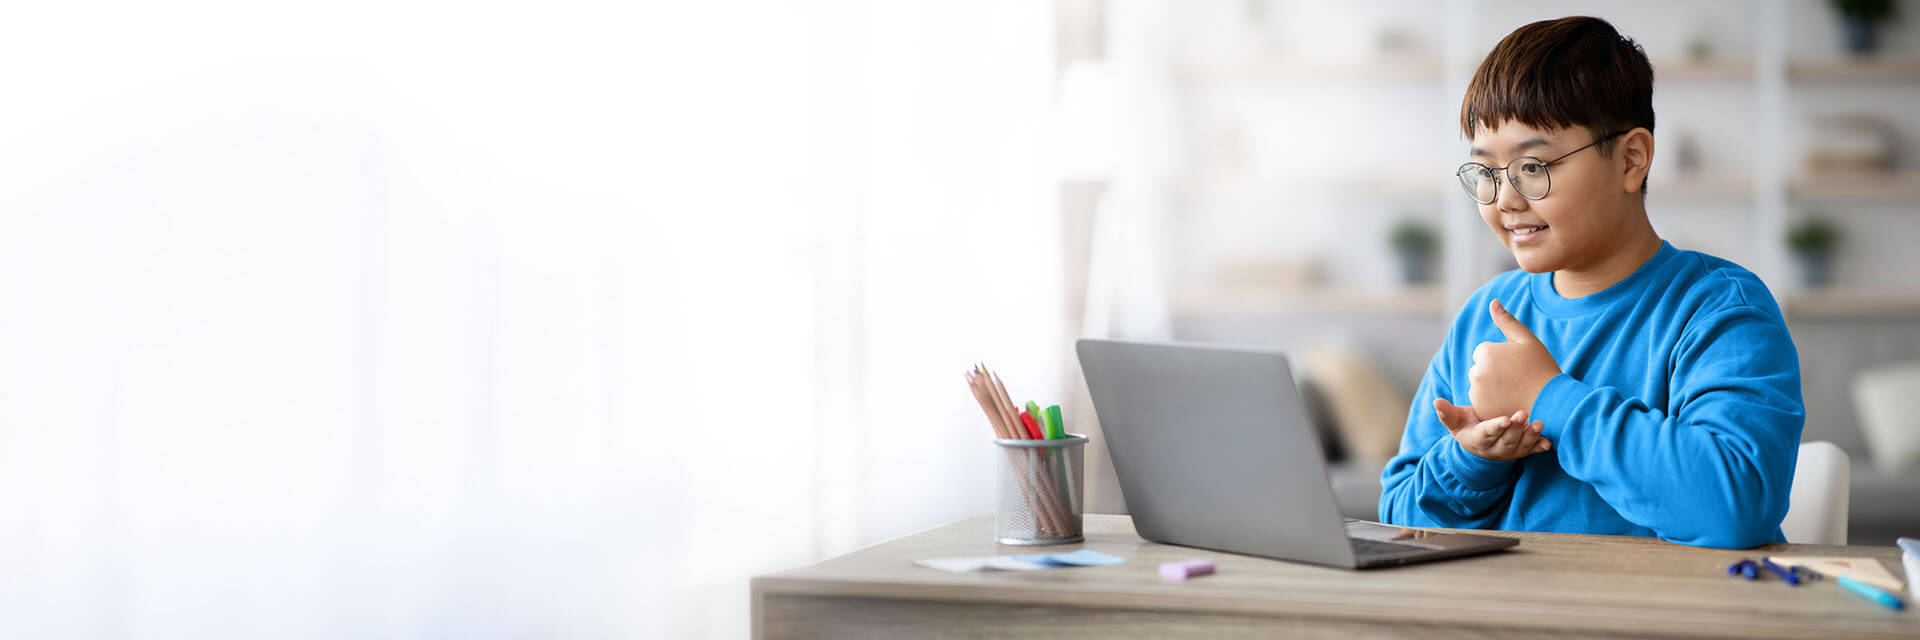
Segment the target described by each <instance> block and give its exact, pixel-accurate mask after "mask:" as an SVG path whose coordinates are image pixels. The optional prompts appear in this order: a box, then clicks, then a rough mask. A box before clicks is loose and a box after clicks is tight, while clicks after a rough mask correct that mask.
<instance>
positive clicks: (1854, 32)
mask: <svg viewBox="0 0 1920 640" xmlns="http://www.w3.org/2000/svg"><path fill="white" fill-rule="evenodd" d="M1873 24H1874V23H1873V21H1872V20H1867V19H1865V18H1852V17H1842V18H1840V35H1841V36H1842V38H1841V39H1842V40H1843V41H1845V42H1846V45H1847V53H1850V54H1853V55H1856V56H1860V55H1866V54H1869V53H1873V47H1874V41H1873Z"/></svg>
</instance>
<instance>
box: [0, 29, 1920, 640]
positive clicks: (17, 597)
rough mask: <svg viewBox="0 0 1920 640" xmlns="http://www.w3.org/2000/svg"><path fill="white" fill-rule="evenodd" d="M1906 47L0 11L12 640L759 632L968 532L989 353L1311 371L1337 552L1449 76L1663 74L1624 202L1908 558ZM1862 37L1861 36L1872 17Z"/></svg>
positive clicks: (1365, 498)
mask: <svg viewBox="0 0 1920 640" xmlns="http://www.w3.org/2000/svg"><path fill="white" fill-rule="evenodd" d="M1913 11H1920V9H1916V8H1915V7H1912V6H1905V5H1901V4H1898V3H1892V2H1888V3H1879V2H1827V1H1821V0H1766V1H1759V2H1738V1H1732V0H1724V1H1705V0H1700V1H1688V2H1675V1H1665V2H1607V3H1599V2H1541V1H1534V2H1507V1H1501V0H1446V1H1442V2H1410V1H1409V2H1356V3H1324V2H1320V3H1310V2H1297V1H1291V0H1284V1H1283V0H1218V1H1209V2H1177V3H1176V2H1171V1H1165V0H1162V1H1152V0H1104V1H1103V0H1053V1H1051V2H1031V1H1013V0H1007V1H996V2H967V3H960V2H882V1H877V0H819V1H816V2H807V3H787V2H765V1H753V0H750V1H742V2H724V3H666V2H658V3H649V2H642V3H615V2H592V1H577V2H569V1H559V2H546V3H539V4H537V5H536V4H532V3H518V4H515V3H450V2H433V1H401V2H357V1H347V2H335V3H327V4H324V5H305V6H302V5H286V6H267V5H263V4H261V3H238V2H211V1H205V2H179V3H168V4H166V5H165V6H155V5H151V4H112V3H106V4H93V3H87V4H69V3H33V4H27V3H11V4H9V5H8V6H6V7H5V8H4V11H3V12H0V86H5V87H6V88H7V94H8V97H7V99H5V100H0V221H4V224H5V230H4V233H0V328H3V329H4V330H0V566H4V567H6V573H7V575H8V579H7V580H5V581H0V620H4V621H6V622H5V624H6V630H5V631H4V633H5V634H6V635H9V636H19V637H47V636H58V637H143V638H145V637H234V636H248V637H255V636H273V637H342V636H355V637H364V636H381V637H446V636H460V637H636V636H637V637H738V636H742V635H745V634H746V633H747V630H748V623H749V619H748V613H749V606H748V605H749V603H748V597H747V596H748V587H747V581H748V579H749V578H750V577H751V576H753V575H757V574H761V573H767V572H771V571H777V570H781V569H786V568H792V567H796V566H800V565H804V564H807V563H810V562H813V561H816V560H819V559H822V558H825V557H828V556H831V555H834V554H838V553H844V552H846V551H850V550H852V549H855V548H859V547H861V546H865V545H868V544H872V543H875V542H878V541H882V540H886V539H889V538H892V537H896V536H899V535H903V534H906V533H910V532H914V531H918V530H922V529H926V528H929V527H933V526H937V525H940V524H943V523H946V522H951V521H953V520H956V519H960V518H965V517H971V516H975V515H980V514H985V513H989V512H990V511H991V510H992V509H993V487H992V473H993V466H992V462H993V461H992V459H991V458H990V454H989V452H990V451H991V445H990V444H989V443H988V442H987V440H988V439H989V438H990V437H991V430H990V428H989V427H988V426H987V424H986V422H985V420H983V419H982V417H981V415H980V412H979V409H978V407H977V406H975V405H974V402H973V400H972V399H971V398H970V397H969V396H968V393H967V392H966V391H965V390H964V388H963V386H962V385H963V380H962V372H963V371H965V370H966V369H967V368H968V367H969V366H971V365H972V363H974V362H978V361H985V362H986V363H988V364H989V365H990V366H992V367H993V368H994V369H996V370H997V371H999V372H1000V373H1001V374H1002V375H1003V376H1004V377H1005V379H1006V381H1007V383H1008V386H1009V390H1010V391H1011V392H1012V395H1013V396H1014V398H1015V399H1016V400H1020V401H1024V400H1027V399H1032V400H1035V401H1038V402H1040V403H1041V404H1042V405H1045V404H1053V403H1058V404H1061V405H1063V406H1064V407H1065V409H1066V411H1065V413H1066V416H1067V420H1068V421H1069V423H1070V424H1071V425H1072V427H1071V429H1070V430H1072V431H1077V432H1085V433H1090V434H1093V435H1094V436H1095V438H1094V443H1095V446H1093V447H1091V448H1090V450H1089V452H1088V453H1089V454H1090V455H1089V458H1088V463H1089V466H1090V468H1091V475H1090V477H1089V482H1090V485H1091V486H1090V488H1089V496H1088V498H1089V502H1090V510H1091V511H1094V512H1118V511H1122V510H1124V502H1123V501H1122V500H1121V496H1120V495H1119V492H1118V490H1117V485H1116V484H1115V483H1114V482H1113V479H1112V476H1111V470H1110V467H1109V466H1108V465H1107V464H1106V462H1105V460H1104V458H1103V456H1104V449H1103V448H1101V447H1100V446H1098V445H1099V444H1100V439H1099V437H1098V433H1099V430H1098V424H1097V421H1095V420H1094V419H1093V418H1094V416H1093V412H1092V408H1091V406H1090V403H1089V402H1088V401H1087V399H1086V392H1085V389H1084V385H1083V384H1082V382H1081V379H1080V373H1079V371H1078V370H1077V368H1076V365H1075V364H1074V362H1073V358H1072V357H1071V354H1072V351H1071V349H1072V341H1073V339H1075V338H1078V337H1101V336H1111V337H1123V338H1136V339H1151V340H1165V339H1175V340H1191V341H1207V342H1226V343H1238V344H1259V345H1274V346H1279V347H1281V348H1284V349H1286V350H1288V351H1289V352H1290V353H1291V354H1293V358H1294V360H1295V362H1296V365H1297V366H1298V367H1299V369H1300V371H1301V376H1300V377H1301V380H1302V383H1303V386H1304V387H1305V388H1306V390H1307V391H1308V392H1309V398H1310V399H1311V400H1312V401H1313V402H1312V404H1313V406H1314V407H1315V412H1314V414H1315V419H1316V422H1317V423H1318V424H1319V426H1320V428H1321V429H1322V435H1323V440H1324V442H1325V444H1326V448H1327V449H1328V451H1327V453H1328V455H1329V456H1330V458H1332V459H1334V460H1335V461H1336V466H1335V472H1334V477H1333V478H1332V480H1333V484H1334V487H1335V490H1336V493H1337V494H1338V495H1339V497H1340V500H1341V503H1342V506H1343V508H1344V509H1346V510H1347V511H1348V512H1349V514H1350V515H1354V516H1357V517H1367V518H1372V517H1374V515H1375V510H1374V501H1375V500H1377V497H1378V493H1379V480H1378V478H1379V476H1378V473H1379V465H1380V464H1381V463H1382V462H1383V461H1384V459H1385V458H1386V456H1387V455H1390V454H1391V453H1392V451H1393V449H1394V447H1395V446H1396V445H1397V442H1398V439H1399V434H1400V429H1401V427H1402V425H1403V424H1404V421H1405V419H1406V416H1407V410H1408V403H1409V400H1410V398H1411V393H1412V389H1413V388H1414V386H1415V384H1416V383H1417V382H1418V376H1419V375H1420V373H1421V372H1422V371H1423V370H1424V366H1425V363H1426V362H1427V360H1428V359H1429V358H1430V357H1431V356H1432V354H1433V353H1434V351H1435V350H1436V349H1437V348H1438V347H1439V345H1440V342H1441V339H1442V337H1443V336H1444V334H1445V330H1446V326H1447V322H1448V320H1449V319H1450V318H1451V317H1452V315H1453V314H1454V313H1455V311H1456V310H1457V309H1458V307H1459V305H1460V304H1461V302H1462V301H1463V300H1464V299H1465V297H1466V295H1467V294H1468V293H1469V292H1471V291H1472V290H1473V289H1474V288H1475V287H1477V286H1479V285H1480V284H1481V283H1483V282H1485V281H1486V280H1487V279H1488V278H1490V277H1492V276H1493V275H1494V274H1497V273H1500V272H1502V271H1504V270H1508V269H1512V268H1514V264H1513V262H1512V260H1511V258H1510V257H1509V256H1508V255H1507V254H1506V253H1505V251H1504V250H1503V249H1502V248H1501V247H1500V246H1499V244H1498V243H1497V242H1496V241H1495V240H1494V239H1493V238H1492V237H1491V236H1490V234H1489V232H1487V231H1486V230H1485V228H1484V226H1483V225H1482V224H1481V222H1480V221H1479V219H1478V218H1477V216H1476V215H1475V212H1474V209H1473V205H1472V204H1471V202H1470V201H1469V200H1468V199H1467V198H1465V197H1464V194H1462V193H1461V192H1460V190H1459V188H1458V186H1457V185H1456V183H1455V182H1454V180H1453V176H1452V171H1453V169H1454V167H1456V166H1457V165H1458V164H1459V163H1460V162H1461V161H1462V159H1463V158H1464V157H1465V155H1466V153H1465V152H1466V145H1465V142H1464V140H1463V139H1462V137H1461V136H1460V134H1459V131H1458V126H1457V119H1458V111H1459V103H1460V98H1461V94H1462V92H1463V91H1464V89H1465V87H1466V84H1467V80H1468V78H1469V76H1470V74H1471V73H1472V71H1473V69H1474V67H1475V66H1476V65H1477V64H1478V62H1479V61H1480V59H1481V57H1482V56H1484V55H1485V53H1486V52H1487V51H1488V50H1489V49H1491V47H1492V46H1493V44H1494V43H1495V42H1497V41H1498V40H1499V38H1501V37H1503V36H1504V35H1506V34H1507V33H1508V32H1510V31H1511V30H1513V29H1514V28H1516V27H1518V26H1520V25H1523V24H1525V23H1527V22H1531V21H1534V20H1538V19H1546V18H1556V17H1561V16H1566V15H1575V14H1591V15H1598V16H1601V17H1603V18H1606V19H1608V20H1610V21H1612V22H1613V23H1614V25H1615V26H1616V27H1618V28H1619V29H1620V30H1621V31H1622V32H1623V33H1624V34H1626V35H1628V36H1630V37H1633V38H1635V39H1636V40H1638V41H1639V42H1640V43H1641V44H1642V45H1643V46H1644V47H1645V49H1646V51H1647V53H1648V54H1649V56H1650V57H1651V58H1652V59H1653V62H1654V65H1655V70H1656V78H1657V80H1656V89H1655V98H1654V99H1655V109H1656V112H1657V113H1658V118H1659V119H1658V127H1657V129H1656V139H1657V141H1658V150H1659V152H1658V154H1657V155H1656V161H1655V167H1654V170H1653V174H1652V187H1651V190H1650V194H1651V195H1650V196H1649V200H1648V209H1649V212H1650V214H1651V216H1652V218H1653V223H1654V227H1655V228H1656V230H1658V231H1659V232H1660V234H1661V235H1662V236H1663V237H1664V238H1666V239H1667V240H1669V241H1671V242H1672V243H1673V244H1674V245H1675V246H1677V247H1679V248H1683V249H1693V250H1699V251H1704V252H1707V253H1711V254H1714V255H1718V256H1721V257H1724V258H1727V259H1730V260H1733V261H1735V262H1738V263H1740V264H1742V265H1744V266H1746V267H1748V268H1749V269H1752V270H1753V271H1754V272H1756V273H1758V274H1759V275H1760V276H1761V277H1762V278H1763V279H1764V280H1765V281H1766V283H1767V285H1768V287H1769V288H1771V289H1772V291H1773V292H1774V295H1775V297H1776V298H1777V299H1778V300H1780V301H1781V303H1782V306H1783V307H1784V308H1785V309H1786V311H1787V314H1788V323H1789V326H1790V328H1791V329H1792V331H1793V335H1794V340H1795V344H1796V346H1797V347H1798V349H1799V353H1800V357H1801V362H1802V374H1803V392H1804V395H1805V399H1806V404H1807V426H1806V431H1805V439H1806V440H1809V441H1812V440H1826V441H1831V442H1834V443H1836V444H1838V445H1840V446H1841V447H1842V448H1843V449H1844V450H1845V451H1847V452H1848V453H1849V454H1850V456H1851V457H1852V461H1853V466H1852V472H1853V492H1852V517H1851V528H1852V542H1853V543H1854V544H1875V545H1885V544H1891V541H1892V539H1893V537H1894V536H1895V535H1900V534H1906V535H1914V534H1915V533H1916V532H1920V500H1916V499H1915V498H1914V496H1916V495H1920V422H1917V420H1920V400H1917V399H1920V364H1917V363H1920V279H1916V277H1915V276H1916V274H1920V252H1916V251H1914V250H1912V248H1911V247H1912V246H1913V245H1914V244H1915V242H1916V241H1920V109H1915V108H1914V107H1916V106H1920V16H1915V15H1912V12H1913ZM1889 14H1891V15H1889Z"/></svg>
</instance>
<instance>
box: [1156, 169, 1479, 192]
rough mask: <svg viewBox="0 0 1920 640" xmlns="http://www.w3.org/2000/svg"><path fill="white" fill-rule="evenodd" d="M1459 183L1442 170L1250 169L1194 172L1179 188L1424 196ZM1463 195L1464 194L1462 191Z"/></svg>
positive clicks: (1455, 186) (1188, 175)
mask: <svg viewBox="0 0 1920 640" xmlns="http://www.w3.org/2000/svg"><path fill="white" fill-rule="evenodd" d="M1458 185H1459V183H1458V182H1456V181H1455V180H1454V177H1453V176H1451V175H1447V174H1446V173H1444V172H1436V173H1435V174H1420V173H1412V172H1406V173H1397V174H1389V175H1383V176H1377V177H1348V176H1330V177H1325V178H1317V177H1312V176H1292V175H1274V174H1268V175H1261V174H1252V173H1229V172H1195V173H1190V174H1187V175H1185V176H1182V177H1181V178H1180V181H1179V188H1180V190H1181V191H1184V192H1187V193H1193V194H1215V193H1221V194H1242V195H1294V194H1299V193H1302V192H1311V193H1314V194H1315V195H1318V196H1337V195H1341V194H1351V195H1353V196H1355V197H1374V196H1389V197H1401V198H1404V197H1426V196H1434V195H1439V194H1443V193H1448V192H1459V191H1460V187H1459V186H1458ZM1461 195H1462V197H1463V198H1464V197H1465V194H1464V193H1462V194H1461Z"/></svg>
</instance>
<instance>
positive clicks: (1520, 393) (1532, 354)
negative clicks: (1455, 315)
mask: <svg viewBox="0 0 1920 640" xmlns="http://www.w3.org/2000/svg"><path fill="white" fill-rule="evenodd" d="M1487 312H1488V313H1489V314H1491V315H1492V316H1493V323H1494V324H1495V325H1498V326H1499V327H1500V332H1501V333H1504V334H1506V336H1507V341H1506V342H1482V343H1480V346H1478V347H1475V348H1474V350H1473V366H1472V367H1471V368H1468V369H1467V381H1468V385H1467V387H1468V389H1467V400H1468V401H1469V402H1472V403H1473V406H1474V408H1476V409H1478V410H1479V411H1480V412H1482V413H1485V414H1487V415H1494V416H1504V415H1511V414H1513V413H1514V412H1516V411H1522V410H1530V409H1532V408H1533V399H1534V398H1535V397H1537V396H1539V395H1540V390H1541V389H1544V388H1546V386H1547V382H1549V381H1551V380H1553V377H1554V376H1557V375H1560V364H1559V363H1557V362H1554V361H1553V354H1550V353H1547V347H1546V345H1542V344H1540V339H1539V338H1536V337H1534V335H1533V332H1532V331H1530V330H1528V329H1527V326H1526V325H1523V324H1520V320H1519V319H1518V318H1515V317H1513V314H1511V313H1507V309H1506V307H1502V306H1500V301H1499V300H1494V301H1493V304H1491V305H1488V309H1487Z"/></svg>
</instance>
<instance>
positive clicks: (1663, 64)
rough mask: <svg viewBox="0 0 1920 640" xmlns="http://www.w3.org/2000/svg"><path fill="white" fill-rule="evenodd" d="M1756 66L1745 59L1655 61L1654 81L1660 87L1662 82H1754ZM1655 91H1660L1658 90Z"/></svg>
mask: <svg viewBox="0 0 1920 640" xmlns="http://www.w3.org/2000/svg"><path fill="white" fill-rule="evenodd" d="M1755 68H1756V67H1755V65H1754V63H1753V61H1752V60H1749V59H1744V58H1725V59H1723V58H1708V59H1706V60H1691V59H1687V58H1677V59H1669V60H1654V61H1653V81H1654V83H1655V86H1656V87H1658V86H1659V82H1660V81H1661V80H1669V79H1685V80H1752V79H1753V77H1754V70H1755ZM1655 91H1658V89H1657V88H1656V89H1655Z"/></svg>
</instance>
